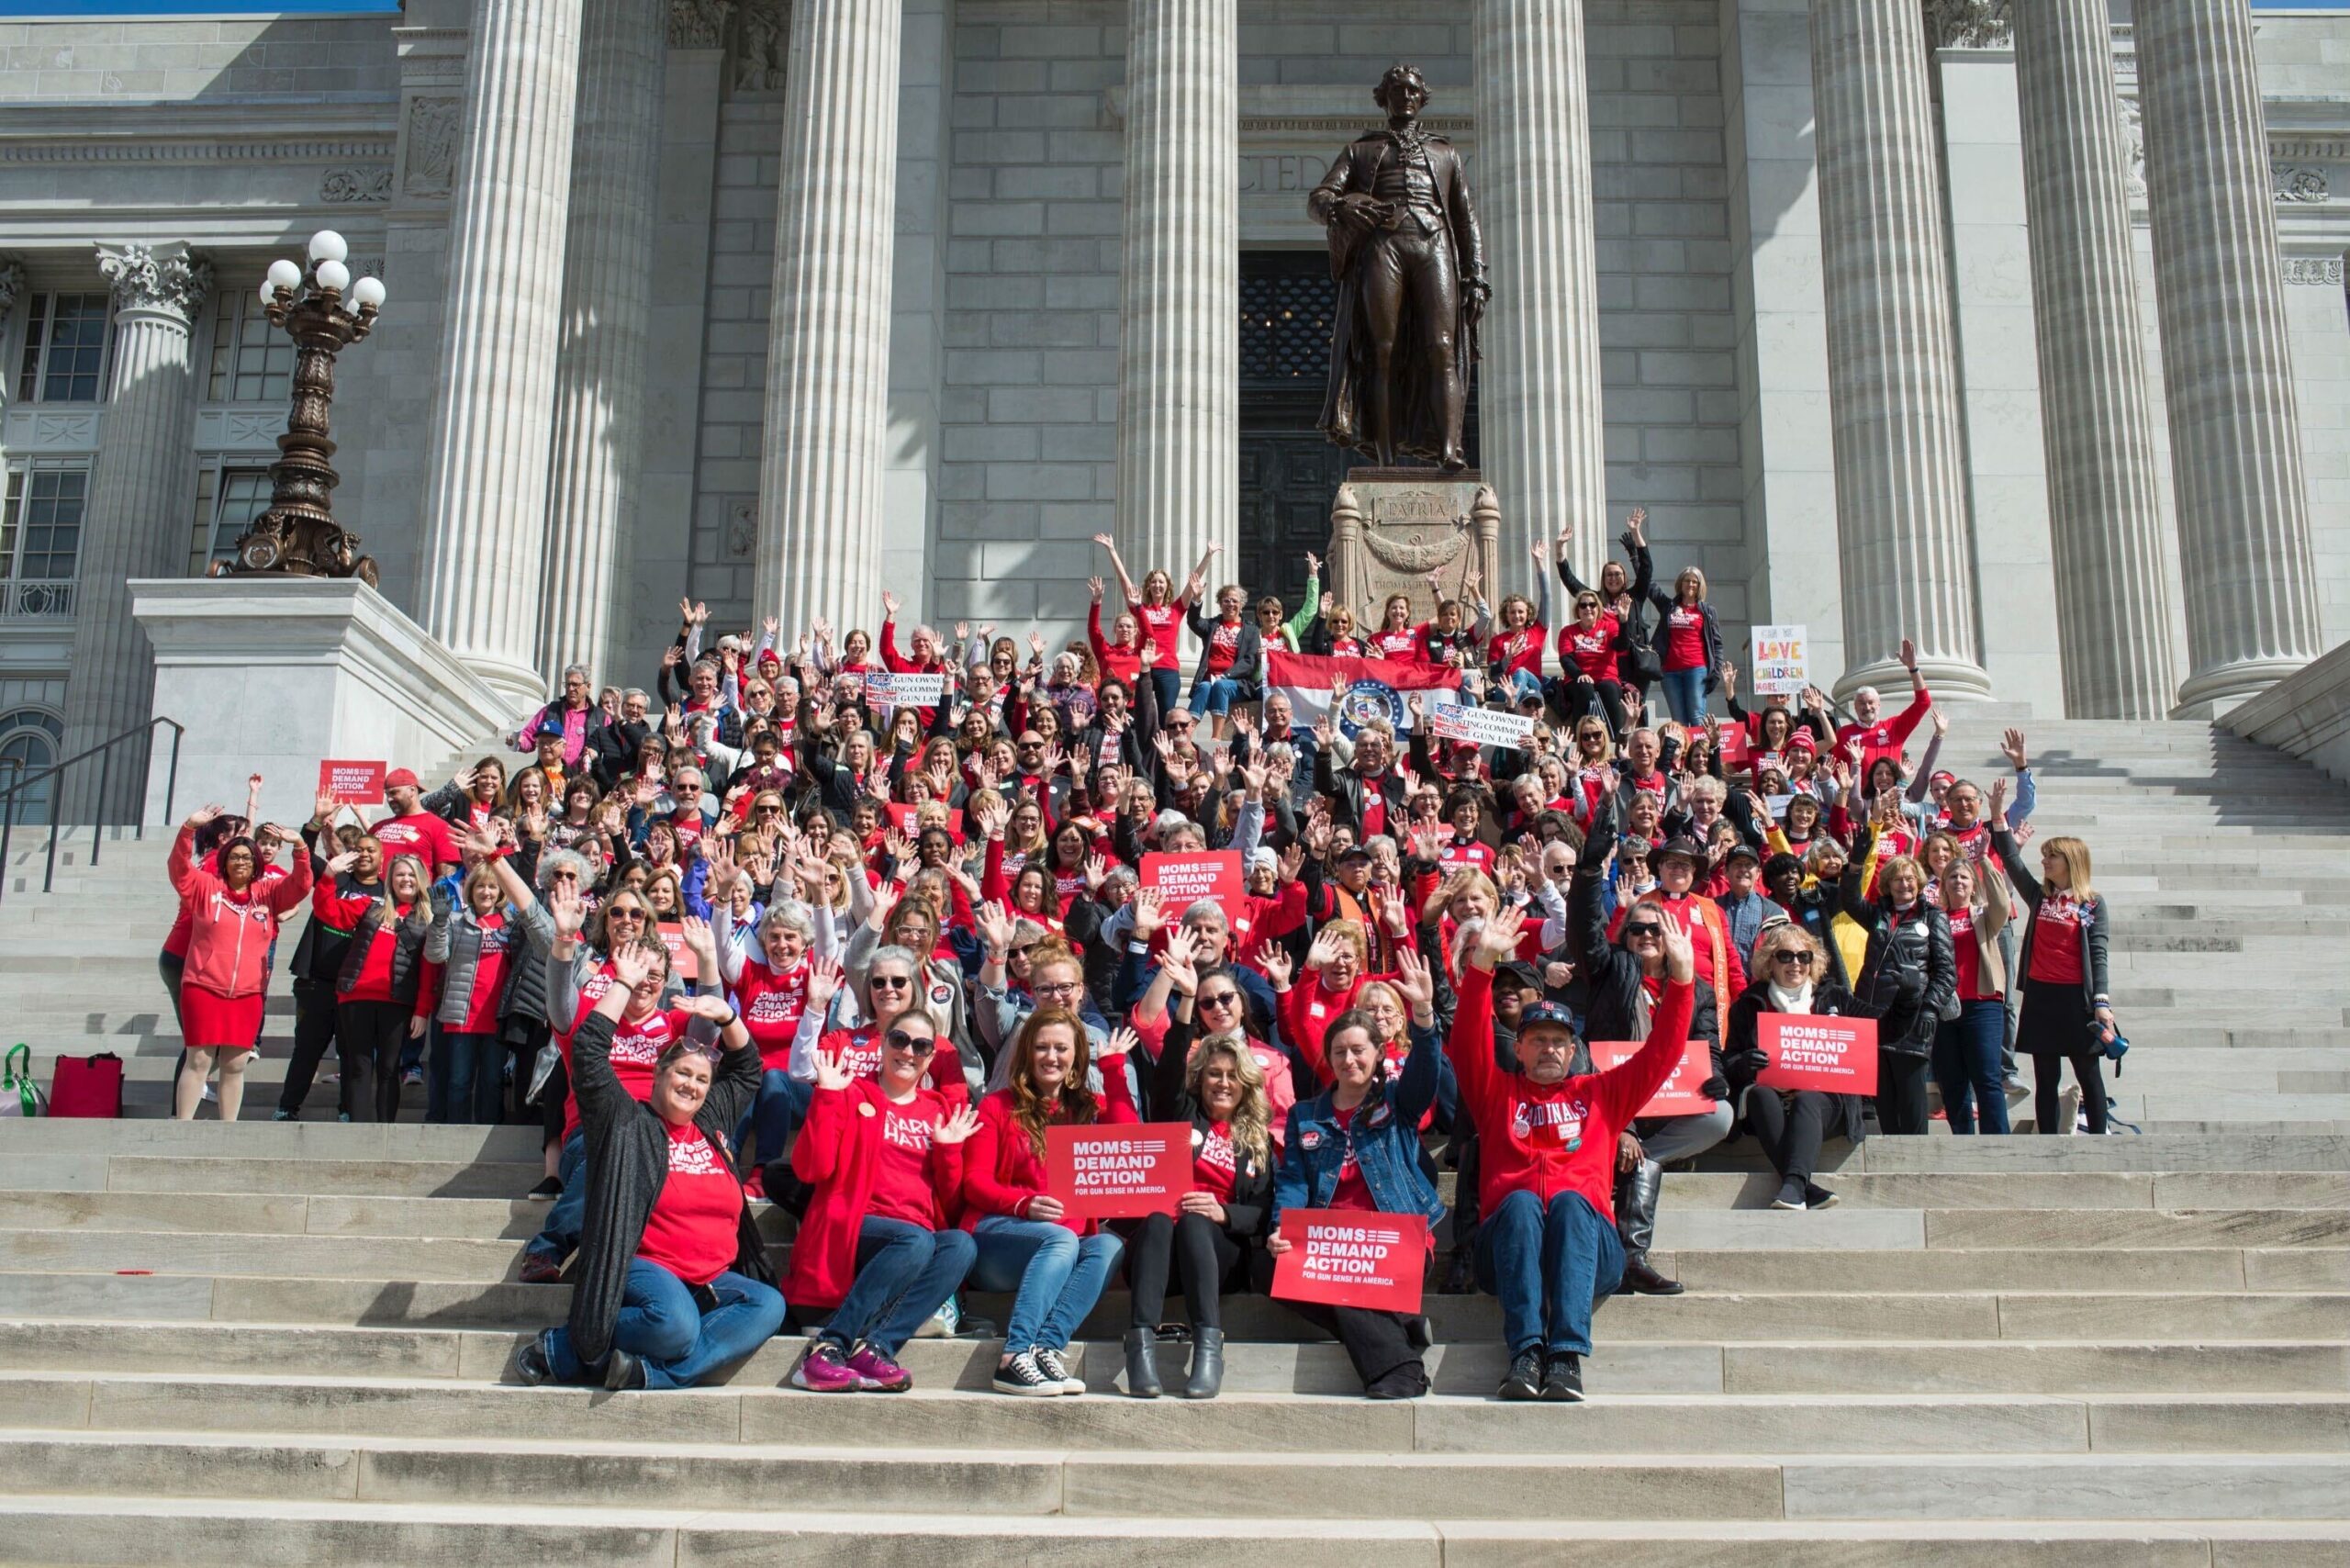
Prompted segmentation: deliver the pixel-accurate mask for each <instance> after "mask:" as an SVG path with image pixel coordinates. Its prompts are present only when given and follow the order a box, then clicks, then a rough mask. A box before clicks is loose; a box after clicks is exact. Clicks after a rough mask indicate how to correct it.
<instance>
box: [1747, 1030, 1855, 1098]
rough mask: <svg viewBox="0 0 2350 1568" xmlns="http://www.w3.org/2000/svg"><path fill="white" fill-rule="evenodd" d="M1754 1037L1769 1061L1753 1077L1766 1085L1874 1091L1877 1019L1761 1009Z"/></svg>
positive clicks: (1786, 1087)
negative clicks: (1771, 1011) (1776, 1011)
mask: <svg viewBox="0 0 2350 1568" xmlns="http://www.w3.org/2000/svg"><path fill="white" fill-rule="evenodd" d="M1754 1040H1755V1043H1756V1044H1757V1045H1759V1046H1761V1047H1762V1054H1763V1055H1764V1056H1765V1057H1767V1058H1770V1063H1771V1065H1770V1066H1768V1067H1766V1068H1764V1069H1763V1070H1762V1071H1761V1072H1760V1073H1757V1074H1756V1075H1755V1078H1754V1081H1755V1082H1757V1083H1759V1084H1761V1085H1762V1086H1763V1087H1764V1088H1766V1089H1818V1090H1820V1091H1822V1092H1826V1093H1830V1094H1874V1093H1875V1092H1876V1020H1875V1019H1874V1018H1842V1017H1834V1016H1822V1015H1818V1014H1809V1013H1764V1014H1759V1015H1758V1016H1757V1017H1756V1018H1755V1020H1754Z"/></svg>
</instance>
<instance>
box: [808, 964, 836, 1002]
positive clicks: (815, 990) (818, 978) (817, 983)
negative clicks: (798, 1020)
mask: <svg viewBox="0 0 2350 1568" xmlns="http://www.w3.org/2000/svg"><path fill="white" fill-rule="evenodd" d="M840 989H841V961H840V960H839V959H838V958H825V957H824V956H823V955H822V954H819V955H817V956H816V957H815V958H811V959H809V960H808V1010H809V1011H810V1012H811V1013H817V1014H821V1013H822V1012H823V1011H824V1009H825V1008H827V1007H830V1006H831V1005H832V1004H833V998H834V996H836V995H837V994H839V992H840Z"/></svg>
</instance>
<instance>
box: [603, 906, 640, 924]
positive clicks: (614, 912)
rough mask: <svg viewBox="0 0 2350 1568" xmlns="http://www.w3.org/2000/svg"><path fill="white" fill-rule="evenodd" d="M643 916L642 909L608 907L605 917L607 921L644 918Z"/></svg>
mask: <svg viewBox="0 0 2350 1568" xmlns="http://www.w3.org/2000/svg"><path fill="white" fill-rule="evenodd" d="M643 918H644V912H643V910H641V909H608V910H606V911H605V912H604V919H605V920H606V921H607V922H610V921H615V920H643Z"/></svg>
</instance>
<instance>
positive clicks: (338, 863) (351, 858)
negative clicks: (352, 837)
mask: <svg viewBox="0 0 2350 1568" xmlns="http://www.w3.org/2000/svg"><path fill="white" fill-rule="evenodd" d="M358 864H359V851H357V850H355V849H346V850H344V851H343V852H342V853H341V854H340V855H338V856H336V857H333V858H332V859H330V860H329V861H328V862H327V869H328V870H329V871H330V872H332V873H333V874H334V875H336V876H338V877H340V876H341V875H342V874H343V873H344V872H345V871H348V870H350V869H351V868H353V866H356V865H358Z"/></svg>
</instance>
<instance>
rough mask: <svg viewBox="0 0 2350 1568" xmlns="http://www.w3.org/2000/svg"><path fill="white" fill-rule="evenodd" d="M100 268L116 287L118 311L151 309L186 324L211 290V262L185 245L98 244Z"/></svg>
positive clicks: (115, 297) (115, 306) (176, 243)
mask: <svg viewBox="0 0 2350 1568" xmlns="http://www.w3.org/2000/svg"><path fill="white" fill-rule="evenodd" d="M98 271H99V272H101V273H103V274H106V282H107V283H108V284H110V285H111V286H113V288H114V308H116V309H117V310H152V311H156V312H159V313H161V314H162V315H166V316H174V317H177V318H178V319H179V320H180V322H181V324H183V325H186V324H188V323H190V322H193V321H194V320H195V319H196V312H197V311H198V310H200V309H202V308H203V307H204V301H205V299H206V298H207V297H208V296H209V295H210V294H211V292H212V263H210V262H208V261H207V260H205V259H204V258H203V257H202V256H201V255H199V254H197V253H196V252H194V251H191V250H189V249H188V248H187V246H185V244H182V243H180V242H179V241H172V242H170V243H168V244H162V245H108V244H105V243H103V242H101V243H100V244H99V246H98Z"/></svg>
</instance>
